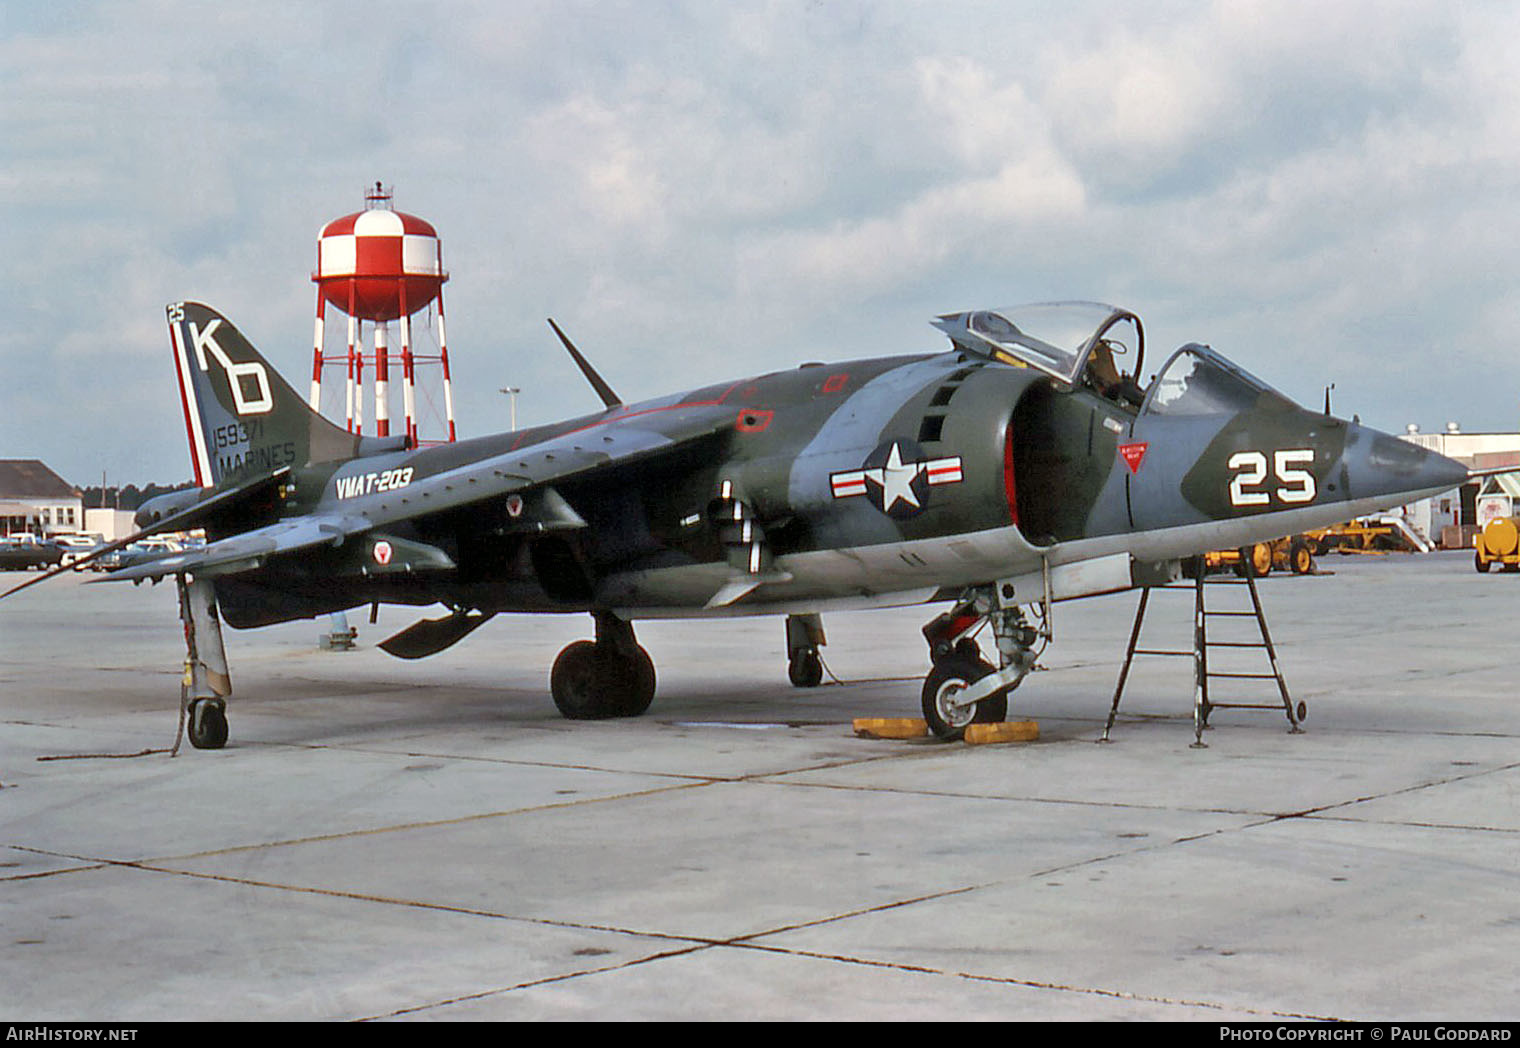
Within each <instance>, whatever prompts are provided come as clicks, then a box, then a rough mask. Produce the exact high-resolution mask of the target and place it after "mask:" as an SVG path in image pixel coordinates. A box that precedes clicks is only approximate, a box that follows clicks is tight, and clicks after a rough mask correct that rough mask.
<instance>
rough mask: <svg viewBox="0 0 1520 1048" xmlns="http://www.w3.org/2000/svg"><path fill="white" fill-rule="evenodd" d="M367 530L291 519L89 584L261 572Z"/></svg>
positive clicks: (326, 519) (343, 518)
mask: <svg viewBox="0 0 1520 1048" xmlns="http://www.w3.org/2000/svg"><path fill="white" fill-rule="evenodd" d="M372 526H373V525H372V524H371V522H370V521H368V520H366V519H365V518H363V517H359V516H348V515H342V514H313V515H310V516H304V517H292V518H290V519H289V520H282V521H278V522H277V523H274V524H269V525H266V526H265V527H262V528H255V529H253V530H252V531H245V532H243V533H242V534H240V535H233V536H231V537H229V538H225V539H219V540H218V541H216V542H212V543H209V544H208V545H206V546H204V547H202V548H201V549H196V550H186V551H185V552H184V553H175V554H171V555H169V556H167V557H157V558H154V559H153V560H149V561H144V562H143V563H141V564H133V565H131V566H129V567H125V568H121V569H118V570H117V571H113V572H111V573H110V574H108V575H106V576H105V577H103V578H101V579H96V580H94V581H97V582H118V581H125V580H128V579H146V578H158V577H161V576H163V575H174V574H178V573H179V572H182V571H188V572H191V573H193V574H196V575H203V576H216V575H231V574H235V573H237V572H240V571H249V570H252V569H253V568H257V567H260V566H262V565H263V563H264V562H265V561H266V560H268V559H269V558H270V557H273V556H276V555H278V554H281V553H294V552H295V551H297V550H303V549H311V548H313V547H316V546H323V545H326V546H340V545H342V544H343V541H344V539H346V538H347V537H348V536H350V535H355V534H358V533H360V532H363V531H368V530H369V529H370V528H371V527H372Z"/></svg>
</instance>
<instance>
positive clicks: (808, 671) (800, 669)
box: [786, 612, 828, 688]
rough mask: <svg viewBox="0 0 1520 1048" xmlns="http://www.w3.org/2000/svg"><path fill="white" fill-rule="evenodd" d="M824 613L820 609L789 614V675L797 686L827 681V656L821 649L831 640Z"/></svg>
mask: <svg viewBox="0 0 1520 1048" xmlns="http://www.w3.org/2000/svg"><path fill="white" fill-rule="evenodd" d="M827 643H828V641H827V640H825V639H824V636H823V616H822V615H819V614H818V613H817V612H812V613H809V614H806V615H788V616H787V617H786V675H787V679H789V680H790V681H791V682H792V686H793V687H797V688H816V687H818V685H820V684H822V683H823V659H822V658H821V657H820V656H819V654H818V649H819V648H821V647H823V646H824V645H825V644H827Z"/></svg>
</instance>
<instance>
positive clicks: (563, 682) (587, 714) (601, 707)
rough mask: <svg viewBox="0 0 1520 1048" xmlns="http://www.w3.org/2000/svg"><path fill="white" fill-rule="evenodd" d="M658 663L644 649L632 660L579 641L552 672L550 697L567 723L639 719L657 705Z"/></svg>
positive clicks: (636, 653) (593, 643) (591, 643)
mask: <svg viewBox="0 0 1520 1048" xmlns="http://www.w3.org/2000/svg"><path fill="white" fill-rule="evenodd" d="M654 689H655V676H654V661H653V660H652V659H650V657H649V653H648V652H647V651H645V650H644V649H643V648H638V649H637V650H636V651H635V654H634V655H633V657H632V658H622V657H620V656H618V655H616V654H615V653H613V652H610V651H605V652H604V651H599V650H598V649H597V646H596V642H595V641H589V640H578V641H576V642H575V643H574V644H571V645H569V646H568V647H566V648H565V650H564V651H562V652H560V653H559V658H557V659H555V660H554V668H553V669H551V670H550V671H549V693H550V694H551V695H552V696H553V697H554V705H555V707H556V708H558V709H559V712H560V713H561V714H562V715H563V716H564V717H565V718H566V719H567V720H605V719H606V718H608V717H637V716H638V715H639V714H641V713H643V712H644V711H645V710H647V709H649V704H650V703H651V702H653V701H654Z"/></svg>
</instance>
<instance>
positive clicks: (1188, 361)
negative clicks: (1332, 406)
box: [1144, 342, 1292, 416]
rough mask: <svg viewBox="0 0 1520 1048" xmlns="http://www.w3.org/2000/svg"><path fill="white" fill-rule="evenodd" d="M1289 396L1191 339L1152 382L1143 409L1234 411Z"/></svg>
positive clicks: (1157, 411)
mask: <svg viewBox="0 0 1520 1048" xmlns="http://www.w3.org/2000/svg"><path fill="white" fill-rule="evenodd" d="M1264 398H1267V399H1270V400H1275V401H1280V402H1281V403H1282V404H1284V405H1287V404H1290V403H1292V402H1291V401H1290V400H1289V399H1288V398H1287V397H1285V396H1283V395H1282V394H1281V393H1279V392H1278V391H1277V390H1275V389H1273V388H1272V387H1271V386H1269V385H1267V384H1266V383H1265V382H1263V381H1262V380H1261V379H1259V378H1257V377H1256V376H1254V375H1252V374H1251V373H1250V372H1248V371H1246V370H1245V369H1244V368H1242V367H1240V366H1239V365H1237V364H1235V363H1233V362H1232V361H1229V360H1226V359H1225V358H1224V357H1222V356H1220V355H1219V354H1218V353H1216V352H1214V351H1213V350H1212V349H1210V348H1209V347H1208V346H1200V345H1198V344H1197V343H1196V342H1190V343H1188V344H1187V345H1185V346H1183V347H1182V348H1181V349H1179V350H1177V352H1175V353H1173V354H1172V356H1171V359H1170V360H1168V361H1167V362H1166V366H1165V367H1164V368H1162V369H1161V374H1160V375H1158V376H1157V377H1156V380H1155V381H1154V382H1152V383H1151V387H1150V390H1149V391H1148V392H1147V394H1146V397H1145V405H1144V410H1145V411H1146V412H1147V413H1148V414H1156V415H1174V416H1182V415H1234V414H1238V413H1240V412H1242V411H1250V410H1252V409H1255V408H1258V407H1260V406H1261V405H1262V402H1263V399H1264Z"/></svg>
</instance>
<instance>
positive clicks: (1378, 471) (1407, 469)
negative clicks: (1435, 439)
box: [1346, 425, 1467, 506]
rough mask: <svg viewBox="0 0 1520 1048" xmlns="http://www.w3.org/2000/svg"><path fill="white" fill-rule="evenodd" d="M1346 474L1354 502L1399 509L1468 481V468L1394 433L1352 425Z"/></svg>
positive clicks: (1348, 441)
mask: <svg viewBox="0 0 1520 1048" xmlns="http://www.w3.org/2000/svg"><path fill="white" fill-rule="evenodd" d="M1346 474H1347V477H1346V479H1347V485H1348V487H1349V488H1350V492H1349V495H1350V497H1351V498H1353V499H1368V498H1376V499H1380V500H1383V501H1384V502H1385V503H1386V504H1387V505H1389V506H1396V505H1398V504H1400V503H1403V502H1413V501H1415V500H1416V499H1420V498H1424V497H1425V496H1427V495H1437V494H1440V493H1441V492H1443V491H1450V490H1451V489H1452V488H1456V487H1460V486H1461V485H1462V484H1463V483H1464V482H1466V480H1467V467H1466V466H1464V465H1462V464H1461V463H1460V462H1454V461H1452V460H1451V459H1449V458H1447V457H1446V456H1444V455H1438V454H1436V453H1435V452H1434V451H1428V450H1426V449H1425V448H1422V447H1420V446H1419V445H1418V444H1412V443H1410V442H1409V441H1407V440H1401V439H1400V438H1398V437H1395V436H1393V435H1392V434H1390V433H1383V432H1381V431H1379V430H1376V429H1372V428H1370V427H1367V426H1358V425H1352V426H1351V432H1350V434H1349V438H1348V440H1347V441H1346Z"/></svg>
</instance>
